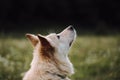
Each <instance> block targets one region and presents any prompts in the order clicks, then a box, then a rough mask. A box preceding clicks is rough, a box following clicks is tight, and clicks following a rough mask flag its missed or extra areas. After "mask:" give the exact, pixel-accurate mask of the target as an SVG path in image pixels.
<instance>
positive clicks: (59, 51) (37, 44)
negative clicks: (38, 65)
mask: <svg viewBox="0 0 120 80" xmlns="http://www.w3.org/2000/svg"><path fill="white" fill-rule="evenodd" d="M26 36H27V38H28V39H29V40H30V41H31V43H32V44H33V46H34V51H35V52H34V54H36V55H37V56H40V58H42V59H47V60H48V59H53V57H56V58H57V59H58V60H60V59H61V58H62V60H63V61H64V60H65V59H64V58H66V56H67V54H68V51H69V48H70V47H71V44H72V43H73V41H74V39H75V37H76V31H75V29H74V28H73V27H72V26H69V27H67V28H66V29H64V30H63V31H62V32H61V33H59V34H56V33H52V34H49V35H47V36H42V35H40V34H38V35H33V34H26Z"/></svg>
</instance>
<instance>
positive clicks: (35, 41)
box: [26, 33, 39, 46]
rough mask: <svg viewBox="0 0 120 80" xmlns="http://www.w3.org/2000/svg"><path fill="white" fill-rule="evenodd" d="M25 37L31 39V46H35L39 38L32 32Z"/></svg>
mask: <svg viewBox="0 0 120 80" xmlns="http://www.w3.org/2000/svg"><path fill="white" fill-rule="evenodd" d="M26 37H27V38H28V39H29V40H30V41H31V43H32V44H33V46H36V44H37V43H38V41H39V39H38V37H37V36H35V35H33V34H29V33H27V34H26Z"/></svg>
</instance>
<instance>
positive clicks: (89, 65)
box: [0, 36, 120, 80]
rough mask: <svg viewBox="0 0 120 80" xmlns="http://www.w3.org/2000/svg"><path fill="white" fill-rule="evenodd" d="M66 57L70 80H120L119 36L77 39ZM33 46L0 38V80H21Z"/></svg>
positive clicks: (79, 37)
mask: <svg viewBox="0 0 120 80" xmlns="http://www.w3.org/2000/svg"><path fill="white" fill-rule="evenodd" d="M69 57H70V59H71V61H72V63H73V64H74V67H75V74H74V75H73V76H72V77H71V79H72V80H120V36H78V37H77V39H76V41H75V43H74V44H73V46H72V48H71V50H70V54H69ZM31 60H32V45H31V44H30V42H29V41H28V40H27V39H26V38H25V37H23V38H14V37H5V38H0V80H22V77H23V74H24V72H25V71H27V70H28V69H29V67H30V62H31Z"/></svg>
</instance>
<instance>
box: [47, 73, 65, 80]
mask: <svg viewBox="0 0 120 80" xmlns="http://www.w3.org/2000/svg"><path fill="white" fill-rule="evenodd" d="M46 73H49V74H51V75H54V76H58V77H60V78H61V79H65V78H66V77H67V76H66V75H61V74H57V73H51V72H49V71H46Z"/></svg>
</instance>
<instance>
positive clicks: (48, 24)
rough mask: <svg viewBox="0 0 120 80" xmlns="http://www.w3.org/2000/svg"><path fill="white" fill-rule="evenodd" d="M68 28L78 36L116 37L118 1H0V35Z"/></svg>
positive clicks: (119, 24)
mask: <svg viewBox="0 0 120 80" xmlns="http://www.w3.org/2000/svg"><path fill="white" fill-rule="evenodd" d="M68 25H74V26H75V28H76V29H77V30H79V32H95V33H96V34H109V33H110V34H114V33H119V31H120V27H119V26H120V3H119V0H0V32H1V33H9V32H16V33H17V32H27V30H28V31H31V32H32V31H35V30H37V29H38V31H39V30H41V31H42V30H46V29H52V28H54V29H55V30H58V28H65V27H67V26H68Z"/></svg>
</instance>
